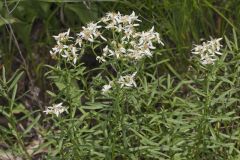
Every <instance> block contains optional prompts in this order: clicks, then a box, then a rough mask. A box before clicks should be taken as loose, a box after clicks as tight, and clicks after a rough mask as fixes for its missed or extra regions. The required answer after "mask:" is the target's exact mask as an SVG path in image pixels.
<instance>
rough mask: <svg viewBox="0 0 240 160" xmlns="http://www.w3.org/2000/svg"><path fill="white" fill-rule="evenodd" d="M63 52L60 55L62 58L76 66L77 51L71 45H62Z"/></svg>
mask: <svg viewBox="0 0 240 160" xmlns="http://www.w3.org/2000/svg"><path fill="white" fill-rule="evenodd" d="M63 48H64V50H63V51H64V52H63V53H62V54H61V56H62V57H64V58H67V61H70V60H73V63H74V64H76V62H77V59H78V54H77V53H76V52H77V51H78V49H77V48H76V47H75V46H73V45H64V47H63Z"/></svg>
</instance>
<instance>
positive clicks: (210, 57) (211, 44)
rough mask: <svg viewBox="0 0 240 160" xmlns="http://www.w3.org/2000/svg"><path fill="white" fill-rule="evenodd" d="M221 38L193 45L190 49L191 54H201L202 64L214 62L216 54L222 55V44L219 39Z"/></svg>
mask: <svg viewBox="0 0 240 160" xmlns="http://www.w3.org/2000/svg"><path fill="white" fill-rule="evenodd" d="M221 40H222V38H218V39H212V38H211V40H210V41H207V42H203V43H202V45H195V47H194V48H193V49H192V53H193V54H198V55H200V56H201V63H202V64H203V65H206V64H214V62H215V61H216V60H217V55H222V53H221V52H219V51H220V49H221V47H222V45H221V44H220V41H221Z"/></svg>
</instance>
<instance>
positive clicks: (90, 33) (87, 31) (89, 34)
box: [77, 22, 106, 42]
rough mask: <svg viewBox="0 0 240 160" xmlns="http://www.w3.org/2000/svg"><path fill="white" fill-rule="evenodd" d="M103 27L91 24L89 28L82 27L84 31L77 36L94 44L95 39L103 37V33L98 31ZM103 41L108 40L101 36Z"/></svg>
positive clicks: (88, 25)
mask: <svg viewBox="0 0 240 160" xmlns="http://www.w3.org/2000/svg"><path fill="white" fill-rule="evenodd" d="M101 27H102V26H100V25H98V23H92V22H91V23H89V24H87V27H82V29H83V30H82V31H81V32H80V33H79V34H77V35H78V36H79V37H80V38H81V39H84V40H87V41H90V42H94V38H97V37H98V36H101V33H100V32H99V31H98V29H99V28H101ZM101 38H102V39H103V40H106V39H105V38H104V37H103V36H101Z"/></svg>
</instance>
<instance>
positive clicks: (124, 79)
mask: <svg viewBox="0 0 240 160" xmlns="http://www.w3.org/2000/svg"><path fill="white" fill-rule="evenodd" d="M136 74H137V72H134V73H133V74H129V75H125V76H120V77H119V79H118V80H117V82H116V83H117V84H119V85H120V88H123V87H124V88H131V87H137V84H136V82H135V76H136ZM113 85H114V83H113V81H110V82H109V84H107V85H104V86H103V88H102V92H103V93H107V92H108V91H109V90H110V89H111V88H112V87H113Z"/></svg>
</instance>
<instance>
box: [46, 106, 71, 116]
mask: <svg viewBox="0 0 240 160" xmlns="http://www.w3.org/2000/svg"><path fill="white" fill-rule="evenodd" d="M64 111H67V108H66V107H64V106H62V103H59V104H53V106H49V107H47V109H46V110H45V111H43V112H45V113H46V114H55V115H56V116H57V117H58V116H59V115H60V114H61V113H63V112H64Z"/></svg>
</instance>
